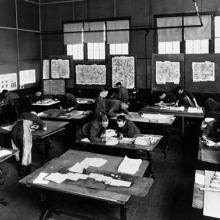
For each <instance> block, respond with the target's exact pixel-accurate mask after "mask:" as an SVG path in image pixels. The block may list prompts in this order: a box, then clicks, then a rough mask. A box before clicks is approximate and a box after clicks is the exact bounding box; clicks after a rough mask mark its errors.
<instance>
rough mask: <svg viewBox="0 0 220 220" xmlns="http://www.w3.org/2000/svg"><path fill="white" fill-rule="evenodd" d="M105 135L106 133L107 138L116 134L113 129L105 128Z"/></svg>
mask: <svg viewBox="0 0 220 220" xmlns="http://www.w3.org/2000/svg"><path fill="white" fill-rule="evenodd" d="M105 135H106V137H107V138H108V137H115V136H117V134H116V132H115V130H113V129H107V130H106V132H105Z"/></svg>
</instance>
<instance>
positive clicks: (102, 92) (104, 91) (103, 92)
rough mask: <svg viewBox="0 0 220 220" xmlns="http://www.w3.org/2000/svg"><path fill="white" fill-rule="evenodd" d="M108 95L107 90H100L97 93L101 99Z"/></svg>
mask: <svg viewBox="0 0 220 220" xmlns="http://www.w3.org/2000/svg"><path fill="white" fill-rule="evenodd" d="M107 95H108V90H107V89H102V90H101V91H100V93H99V96H100V97H102V98H106V97H107Z"/></svg>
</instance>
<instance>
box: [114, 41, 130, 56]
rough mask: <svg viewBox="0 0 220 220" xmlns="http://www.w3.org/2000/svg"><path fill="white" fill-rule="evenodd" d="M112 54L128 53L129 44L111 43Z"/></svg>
mask: <svg viewBox="0 0 220 220" xmlns="http://www.w3.org/2000/svg"><path fill="white" fill-rule="evenodd" d="M110 54H128V44H127V43H124V44H110Z"/></svg>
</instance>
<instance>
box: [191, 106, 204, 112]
mask: <svg viewBox="0 0 220 220" xmlns="http://www.w3.org/2000/svg"><path fill="white" fill-rule="evenodd" d="M188 112H189V113H203V111H202V108H195V107H189V108H188Z"/></svg>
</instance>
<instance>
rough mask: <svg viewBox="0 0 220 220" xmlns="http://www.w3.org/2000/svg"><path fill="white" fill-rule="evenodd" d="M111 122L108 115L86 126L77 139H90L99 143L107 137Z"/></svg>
mask: <svg viewBox="0 0 220 220" xmlns="http://www.w3.org/2000/svg"><path fill="white" fill-rule="evenodd" d="M108 124H109V120H108V117H107V115H106V114H102V115H101V117H99V118H98V119H95V120H93V121H91V122H89V123H87V124H85V125H83V127H82V128H81V129H80V130H79V131H78V132H77V135H76V136H77V139H78V140H79V139H82V138H88V139H89V140H90V141H94V142H99V141H102V140H103V138H104V137H105V133H106V129H107V127H108Z"/></svg>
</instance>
